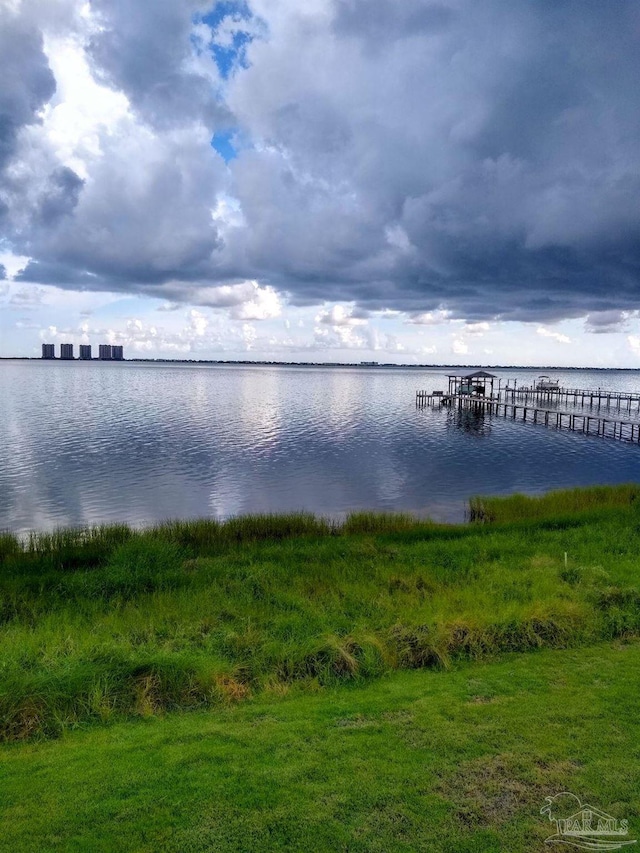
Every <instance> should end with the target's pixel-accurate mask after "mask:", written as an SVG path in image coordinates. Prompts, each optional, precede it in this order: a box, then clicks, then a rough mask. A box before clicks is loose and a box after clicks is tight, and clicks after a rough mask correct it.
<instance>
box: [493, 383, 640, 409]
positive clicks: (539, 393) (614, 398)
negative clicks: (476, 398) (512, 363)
mask: <svg viewBox="0 0 640 853" xmlns="http://www.w3.org/2000/svg"><path fill="white" fill-rule="evenodd" d="M500 394H501V395H504V397H505V399H511V400H516V399H522V398H523V397H524V398H525V399H533V400H546V401H549V402H551V401H552V400H553V401H554V402H558V403H565V404H572V405H574V406H583V407H584V406H589V407H590V408H597V409H600V408H606V409H616V410H617V411H627V412H631V411H632V410H636V411H638V412H640V394H634V393H628V392H626V391H603V390H602V389H600V388H598V389H595V390H594V389H593V388H546V389H542V388H535V387H534V388H529V387H526V386H524V387H522V388H508V387H507V388H502V389H501V391H500Z"/></svg>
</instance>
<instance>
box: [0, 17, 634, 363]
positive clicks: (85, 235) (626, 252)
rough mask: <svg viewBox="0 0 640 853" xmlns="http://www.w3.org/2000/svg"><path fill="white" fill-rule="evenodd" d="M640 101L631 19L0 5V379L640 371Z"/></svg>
mask: <svg viewBox="0 0 640 853" xmlns="http://www.w3.org/2000/svg"><path fill="white" fill-rule="evenodd" d="M639 79H640V3H638V2H637V0H482V2H480V3H479V2H477V0H435V2H431V0H304V2H300V0H223V2H213V3H212V2H211V0H209V2H200V0H154V2H153V3H152V4H150V3H148V2H143V0H92V2H90V3H87V2H84V0H0V356H5V357H6V356H38V355H39V354H40V351H41V345H42V343H43V342H48V343H55V344H56V345H59V344H60V343H62V342H70V343H74V344H76V345H78V344H80V343H90V344H93V346H94V347H95V348H97V346H98V344H99V343H104V342H107V343H113V344H122V345H123V346H124V352H125V357H143V358H189V359H190V358H193V359H221V360H233V359H243V360H244V359H251V360H253V359H255V360H268V361H270V360H275V361H309V362H359V361H379V362H384V363H407V364H454V365H455V364H487V365H499V364H503V365H506V364H515V365H552V364H556V365H563V366H577V367H579V366H596V367H640V87H639V86H638V80H639ZM56 351H58V350H57V349H56Z"/></svg>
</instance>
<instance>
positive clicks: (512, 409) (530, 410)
mask: <svg viewBox="0 0 640 853" xmlns="http://www.w3.org/2000/svg"><path fill="white" fill-rule="evenodd" d="M503 393H504V389H503ZM509 393H510V391H509ZM605 396H609V395H608V394H607V395H605ZM629 396H634V397H637V396H638V395H629ZM554 399H555V398H554ZM416 406H417V407H418V408H423V407H425V406H437V407H442V406H445V407H447V408H453V407H456V406H457V407H459V408H476V409H482V410H484V411H486V412H488V414H490V415H491V414H495V415H497V416H502V417H504V418H510V419H511V420H519V421H523V422H525V423H526V422H529V423H533V424H542V425H544V426H546V427H552V428H554V429H558V430H560V429H568V430H571V431H573V432H582V433H584V434H585V435H594V436H601V437H602V438H614V439H617V440H619V441H627V442H634V443H640V422H639V421H624V420H619V419H613V418H610V417H605V416H603V415H594V414H591V413H590V414H587V413H586V412H563V411H560V410H559V409H547V408H541V407H540V406H538V405H536V402H533V403H529V402H528V400H525V401H524V402H522V401H515V400H512V401H511V402H509V401H508V400H507V399H502V398H501V394H499V395H497V396H490V397H484V396H481V395H475V394H459V395H450V394H430V393H428V392H427V391H417V392H416Z"/></svg>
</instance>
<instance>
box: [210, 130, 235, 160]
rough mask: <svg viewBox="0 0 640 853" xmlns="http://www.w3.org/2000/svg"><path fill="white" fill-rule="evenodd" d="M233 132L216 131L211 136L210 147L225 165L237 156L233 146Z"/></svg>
mask: <svg viewBox="0 0 640 853" xmlns="http://www.w3.org/2000/svg"><path fill="white" fill-rule="evenodd" d="M234 136H235V131H233V130H218V131H216V132H215V133H214V134H213V139H212V140H211V147H212V148H215V150H216V151H217V152H218V154H219V155H220V156H221V157H222V158H223V160H224V162H225V163H228V162H229V160H233V159H234V157H237V156H238V152H237V151H236V148H235V146H234V144H233V143H234Z"/></svg>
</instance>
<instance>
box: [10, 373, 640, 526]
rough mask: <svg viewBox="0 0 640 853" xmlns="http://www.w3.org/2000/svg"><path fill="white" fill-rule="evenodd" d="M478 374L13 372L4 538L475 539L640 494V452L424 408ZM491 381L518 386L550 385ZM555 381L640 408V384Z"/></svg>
mask: <svg viewBox="0 0 640 853" xmlns="http://www.w3.org/2000/svg"><path fill="white" fill-rule="evenodd" d="M465 372H469V371H465V370H464V369H461V368H449V369H447V368H435V369H430V370H427V369H416V368H410V369H402V368H382V367H320V366H317V367H316V366H268V365H209V364H185V363H144V362H122V363H108V362H98V361H94V362H79V361H74V362H61V361H53V362H48V361H20V360H15V361H12V360H4V361H2V362H0V529H8V530H12V531H15V532H18V533H25V532H27V531H29V530H52V529H55V528H57V527H61V526H80V525H91V524H101V523H110V522H116V521H125V522H128V523H129V524H132V525H135V526H139V525H146V524H153V523H155V522H159V521H162V520H166V519H177V518H201V517H209V518H216V519H224V518H228V517H230V516H234V515H240V514H246V513H276V512H287V511H292V510H306V511H310V512H314V513H316V514H319V515H324V516H330V517H334V518H341V517H343V516H344V514H345V513H347V512H350V511H355V510H361V509H373V510H385V511H410V512H413V513H416V514H417V515H420V516H428V517H431V518H433V519H436V520H441V521H461V520H463V519H464V517H465V511H466V508H467V501H468V498H469V497H470V496H471V495H474V494H510V493H513V492H516V491H519V492H525V493H528V494H538V493H541V492H544V491H546V490H548V489H555V488H561V487H571V486H579V485H587V484H595V483H620V482H627V481H631V480H636V481H637V480H640V446H639V445H638V444H628V443H625V442H619V441H613V440H610V439H603V438H598V437H596V436H585V435H583V434H581V433H572V432H569V431H558V430H555V429H551V428H545V427H544V426H541V425H534V424H531V423H522V422H521V421H513V420H511V419H510V418H507V419H505V418H503V417H497V416H489V415H486V414H485V415H484V416H482V415H476V414H474V413H472V412H462V413H461V412H459V411H458V410H453V411H451V410H446V409H445V410H441V409H432V408H417V407H416V402H415V394H416V390H418V389H421V390H427V391H432V390H435V389H439V390H445V391H446V389H447V379H446V375H447V373H459V374H464V373H465ZM491 372H492V373H495V374H496V376H498V377H499V378H500V380H501V383H502V385H503V386H504V385H506V384H507V383H508V382H509V383H510V384H511V385H513V384H514V382H517V383H518V385H522V384H530V383H531V382H533V381H534V380H535V378H536V376H537V374H538V373H539V372H540V371H538V370H535V369H532V370H526V369H522V370H511V369H509V370H507V369H494V370H492V371H491ZM547 372H548V373H550V374H552V375H553V376H554V378H557V379H559V381H560V384H561V385H563V386H567V387H572V388H575V387H581V388H592V389H597V388H603V389H608V390H617V391H634V392H637V391H640V371H603V370H597V371H590V370H570V371H562V370H555V371H547ZM561 408H563V409H564V410H566V411H569V410H573V409H571V407H561ZM615 416H616V415H615V414H614V413H612V417H615ZM621 417H623V418H625V419H637V418H638V413H637V411H635V410H634V411H633V412H632V413H631V414H630V415H629V414H627V413H626V412H624V413H623V414H622V415H621Z"/></svg>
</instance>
